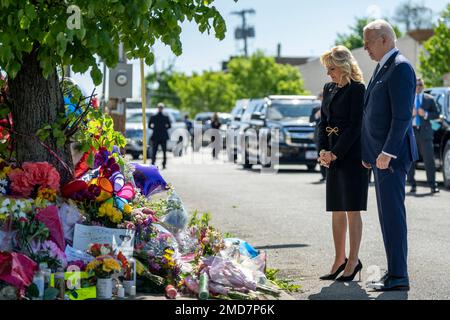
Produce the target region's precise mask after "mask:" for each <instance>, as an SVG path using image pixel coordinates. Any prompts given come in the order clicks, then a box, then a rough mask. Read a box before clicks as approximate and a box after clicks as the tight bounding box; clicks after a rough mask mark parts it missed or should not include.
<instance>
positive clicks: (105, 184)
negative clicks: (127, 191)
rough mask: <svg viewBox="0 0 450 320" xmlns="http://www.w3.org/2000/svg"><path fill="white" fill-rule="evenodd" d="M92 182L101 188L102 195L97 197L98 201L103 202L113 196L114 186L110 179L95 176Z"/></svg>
mask: <svg viewBox="0 0 450 320" xmlns="http://www.w3.org/2000/svg"><path fill="white" fill-rule="evenodd" d="M90 184H95V185H97V186H98V187H99V188H100V190H101V192H100V195H99V196H98V197H97V198H96V200H97V201H99V202H103V201H105V200H108V199H109V198H111V197H112V196H113V186H112V184H111V182H110V181H109V180H108V179H106V178H94V179H92V180H91V183H90Z"/></svg>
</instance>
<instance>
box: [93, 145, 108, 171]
mask: <svg viewBox="0 0 450 320" xmlns="http://www.w3.org/2000/svg"><path fill="white" fill-rule="evenodd" d="M108 158H109V152H108V150H106V148H100V150H99V151H98V152H97V154H96V155H95V158H94V169H96V168H98V167H100V166H102V165H103V164H104V163H105V162H106V161H108Z"/></svg>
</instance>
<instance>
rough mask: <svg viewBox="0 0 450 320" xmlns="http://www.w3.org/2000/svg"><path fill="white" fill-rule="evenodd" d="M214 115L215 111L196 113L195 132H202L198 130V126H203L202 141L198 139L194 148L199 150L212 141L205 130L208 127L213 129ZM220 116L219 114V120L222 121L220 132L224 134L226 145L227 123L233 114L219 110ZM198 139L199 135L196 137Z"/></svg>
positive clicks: (223, 139) (223, 138)
mask: <svg viewBox="0 0 450 320" xmlns="http://www.w3.org/2000/svg"><path fill="white" fill-rule="evenodd" d="M213 115H214V112H201V113H198V114H196V115H195V117H194V123H193V125H194V132H197V131H198V132H200V130H198V128H201V133H202V136H201V139H202V140H201V143H200V141H198V140H197V141H196V142H195V143H194V144H195V147H194V150H195V151H198V150H199V149H200V147H204V146H207V145H209V144H210V143H211V139H209V138H208V137H207V136H206V135H205V132H206V131H207V130H208V129H211V119H212V117H213ZM218 116H219V121H220V123H221V126H220V129H219V130H220V133H221V135H222V141H223V144H224V146H225V143H226V142H225V139H226V132H227V125H228V123H229V122H230V120H231V114H229V113H224V112H218ZM195 138H196V139H199V137H195Z"/></svg>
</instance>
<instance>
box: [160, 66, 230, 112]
mask: <svg viewBox="0 0 450 320" xmlns="http://www.w3.org/2000/svg"><path fill="white" fill-rule="evenodd" d="M169 86H170V88H171V89H172V90H173V91H174V92H176V93H177V95H178V96H179V97H180V100H181V109H182V110H184V111H186V112H188V113H189V114H190V115H191V116H194V115H195V114H196V113H199V112H206V111H217V112H229V111H231V108H232V107H233V105H234V103H235V101H236V85H235V84H234V82H233V79H232V77H231V75H230V74H226V73H223V72H212V71H205V72H203V73H202V74H193V75H192V76H186V75H184V74H174V75H173V77H172V79H171V80H170V81H169Z"/></svg>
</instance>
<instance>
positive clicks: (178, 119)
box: [172, 112, 184, 122]
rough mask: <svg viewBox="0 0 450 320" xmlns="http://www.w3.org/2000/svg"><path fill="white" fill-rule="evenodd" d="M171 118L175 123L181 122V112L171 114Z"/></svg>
mask: <svg viewBox="0 0 450 320" xmlns="http://www.w3.org/2000/svg"><path fill="white" fill-rule="evenodd" d="M172 115H173V117H174V118H175V122H183V121H184V119H183V117H182V116H181V112H172Z"/></svg>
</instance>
